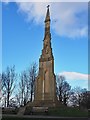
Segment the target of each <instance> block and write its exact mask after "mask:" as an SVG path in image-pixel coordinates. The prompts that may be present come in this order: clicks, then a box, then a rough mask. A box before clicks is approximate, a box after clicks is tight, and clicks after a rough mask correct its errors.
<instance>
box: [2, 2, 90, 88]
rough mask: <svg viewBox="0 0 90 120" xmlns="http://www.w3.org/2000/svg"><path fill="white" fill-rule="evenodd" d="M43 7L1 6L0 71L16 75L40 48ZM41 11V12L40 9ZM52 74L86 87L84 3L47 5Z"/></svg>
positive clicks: (44, 8)
mask: <svg viewBox="0 0 90 120" xmlns="http://www.w3.org/2000/svg"><path fill="white" fill-rule="evenodd" d="M46 5H47V3H46V4H40V3H8V4H5V3H3V4H2V21H3V22H2V37H3V38H2V69H3V70H5V69H6V67H7V66H8V65H9V66H12V65H15V66H16V71H17V72H18V73H20V72H21V71H23V70H24V69H26V68H27V67H29V66H30V64H31V63H32V62H34V61H36V62H37V64H38V63H39V57H40V55H41V50H42V48H43V39H44V19H45V14H46ZM41 9H42V10H41ZM50 13H51V36H52V40H51V41H52V48H53V54H54V60H55V61H54V63H55V74H64V75H65V76H66V79H67V80H68V82H69V83H70V84H71V85H72V86H73V87H74V86H79V85H80V86H81V87H86V88H87V86H88V84H87V74H88V40H87V39H88V37H87V19H88V18H87V3H67V4H66V3H50Z"/></svg>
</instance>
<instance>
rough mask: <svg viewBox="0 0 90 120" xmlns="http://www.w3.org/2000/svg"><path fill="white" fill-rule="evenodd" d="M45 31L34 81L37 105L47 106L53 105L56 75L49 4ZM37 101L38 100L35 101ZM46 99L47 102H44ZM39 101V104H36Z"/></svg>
mask: <svg viewBox="0 0 90 120" xmlns="http://www.w3.org/2000/svg"><path fill="white" fill-rule="evenodd" d="M44 22H45V33H44V40H43V49H42V54H41V56H40V59H39V73H38V76H37V79H36V81H35V99H34V100H35V101H36V103H37V105H38V106H40V104H42V103H43V105H44V106H48V103H49V102H50V103H51V104H50V105H51V106H53V105H55V101H56V99H57V97H56V76H55V74H54V58H53V54H52V48H51V33H50V12H49V5H48V6H47V13H46V17H45V21H44ZM37 101H38V102H37ZM46 101H47V102H46ZM38 103H40V104H38Z"/></svg>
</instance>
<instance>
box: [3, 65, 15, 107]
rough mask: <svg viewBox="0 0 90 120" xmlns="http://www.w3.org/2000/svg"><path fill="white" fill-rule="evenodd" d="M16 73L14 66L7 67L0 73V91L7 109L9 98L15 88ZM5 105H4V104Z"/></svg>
mask: <svg viewBox="0 0 90 120" xmlns="http://www.w3.org/2000/svg"><path fill="white" fill-rule="evenodd" d="M15 81H16V73H15V66H13V67H11V68H10V67H7V69H6V71H5V72H3V73H2V88H3V89H2V90H3V95H5V96H6V97H5V100H7V107H9V102H10V97H11V95H12V92H13V91H14V88H15ZM5 104H6V103H5Z"/></svg>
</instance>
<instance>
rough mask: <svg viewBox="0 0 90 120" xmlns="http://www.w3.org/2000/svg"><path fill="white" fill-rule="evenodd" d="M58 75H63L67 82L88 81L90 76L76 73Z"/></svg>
mask: <svg viewBox="0 0 90 120" xmlns="http://www.w3.org/2000/svg"><path fill="white" fill-rule="evenodd" d="M59 75H64V76H65V77H66V79H67V80H90V75H88V74H83V73H78V72H67V71H64V72H61V73H59Z"/></svg>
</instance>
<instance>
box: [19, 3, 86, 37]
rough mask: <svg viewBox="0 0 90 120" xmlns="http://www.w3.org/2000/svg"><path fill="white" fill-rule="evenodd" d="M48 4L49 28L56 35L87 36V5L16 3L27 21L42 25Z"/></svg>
mask: <svg viewBox="0 0 90 120" xmlns="http://www.w3.org/2000/svg"><path fill="white" fill-rule="evenodd" d="M48 4H50V6H51V7H50V11H51V20H52V25H51V27H52V29H53V30H54V31H55V32H56V34H58V35H60V36H66V37H70V38H75V37H86V36H87V28H88V27H87V26H88V20H87V19H88V17H87V16H88V15H87V14H88V4H87V3H73V2H72V3H62V2H61V3H50V2H48V3H27V2H26V3H21V2H20V3H17V5H18V7H19V11H21V12H23V13H25V14H26V15H27V20H28V21H31V20H32V19H33V20H34V21H35V22H36V24H41V23H43V21H44V18H45V13H46V6H47V5H48Z"/></svg>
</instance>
